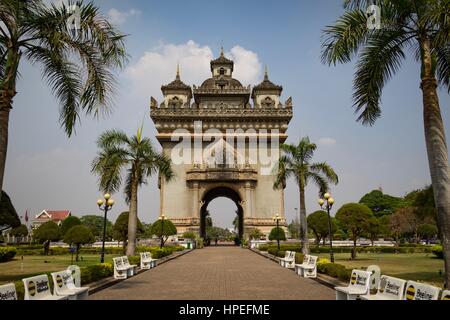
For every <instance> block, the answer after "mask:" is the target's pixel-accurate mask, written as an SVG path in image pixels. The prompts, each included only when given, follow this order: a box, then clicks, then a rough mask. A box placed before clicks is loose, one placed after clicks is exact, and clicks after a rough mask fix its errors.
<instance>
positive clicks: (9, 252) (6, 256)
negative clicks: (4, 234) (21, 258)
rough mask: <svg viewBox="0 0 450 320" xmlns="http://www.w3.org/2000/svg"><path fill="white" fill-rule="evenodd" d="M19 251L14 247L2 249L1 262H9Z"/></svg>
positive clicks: (0, 250) (0, 251)
mask: <svg viewBox="0 0 450 320" xmlns="http://www.w3.org/2000/svg"><path fill="white" fill-rule="evenodd" d="M16 253H17V250H16V248H14V247H0V262H7V261H10V260H12V259H13V258H14V257H15V256H16Z"/></svg>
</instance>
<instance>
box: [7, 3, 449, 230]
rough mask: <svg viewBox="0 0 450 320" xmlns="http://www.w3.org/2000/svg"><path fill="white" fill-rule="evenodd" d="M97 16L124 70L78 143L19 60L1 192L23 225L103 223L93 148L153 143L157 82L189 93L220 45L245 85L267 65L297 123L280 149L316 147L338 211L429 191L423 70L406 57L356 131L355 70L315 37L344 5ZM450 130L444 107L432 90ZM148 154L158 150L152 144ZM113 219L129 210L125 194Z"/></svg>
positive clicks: (141, 7)
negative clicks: (68, 214)
mask: <svg viewBox="0 0 450 320" xmlns="http://www.w3.org/2000/svg"><path fill="white" fill-rule="evenodd" d="M94 2H95V3H96V4H98V5H99V6H100V8H101V11H102V12H103V14H104V15H107V16H109V17H110V18H111V20H112V21H113V22H114V23H115V24H116V25H117V26H118V27H119V28H120V29H121V30H122V31H123V32H124V33H126V34H128V35H129V36H128V37H127V41H126V44H127V49H128V52H129V54H130V55H131V61H130V63H129V64H128V66H127V68H126V69H125V70H123V71H122V72H120V73H119V74H118V80H119V81H118V91H117V97H116V105H115V108H114V112H113V113H112V114H111V115H110V116H109V117H106V118H102V119H99V120H94V119H91V118H86V117H82V125H81V126H78V127H77V134H76V135H75V136H73V137H72V138H70V139H69V138H67V137H66V136H65V134H64V132H63V130H61V128H60V124H59V120H58V119H59V114H58V108H59V106H58V104H57V102H56V101H55V99H54V98H53V96H52V95H51V92H50V90H49V89H48V87H47V86H46V84H45V82H43V81H42V80H41V76H40V75H41V70H40V67H39V65H36V66H31V65H29V64H28V63H27V62H25V60H23V62H22V64H21V66H20V73H21V78H20V80H19V83H18V89H17V91H18V95H17V97H16V98H15V100H14V109H13V110H12V113H11V121H10V144H9V150H8V159H7V166H6V177H5V183H4V189H5V190H6V191H7V192H8V193H9V195H10V196H11V199H12V201H13V203H14V205H15V207H16V209H17V211H18V212H19V214H20V215H23V214H24V213H25V210H27V209H28V212H29V215H34V214H37V213H38V212H39V211H41V210H42V209H53V210H55V209H69V210H71V211H72V212H73V214H75V215H78V216H81V215H85V214H99V212H98V209H97V206H96V200H97V198H98V197H99V196H100V195H101V193H100V192H99V191H98V187H97V179H96V177H94V176H91V174H90V164H91V161H92V160H93V158H94V157H95V154H96V151H97V150H96V145H95V140H96V138H97V137H98V135H99V134H100V133H102V132H103V131H104V130H106V129H111V128H120V129H122V130H125V131H126V132H128V133H130V134H132V133H134V132H135V131H136V130H137V127H138V126H139V125H140V124H141V123H142V121H144V126H145V128H144V130H145V131H144V132H145V134H146V135H148V136H152V137H153V136H154V134H155V129H154V126H153V124H152V121H151V119H150V118H149V108H148V105H149V99H150V96H154V97H156V98H157V99H158V100H159V101H161V92H160V86H161V84H166V83H168V82H169V81H171V80H173V79H174V77H175V70H176V63H177V61H179V62H180V65H181V77H182V80H183V81H184V82H185V83H187V84H196V85H200V84H201V82H202V80H204V79H206V78H207V77H209V74H210V71H209V60H210V59H211V58H212V57H217V56H218V54H219V52H220V46H221V45H222V44H223V46H224V48H225V51H226V54H227V55H228V56H229V57H232V58H233V59H234V60H235V73H234V75H235V77H236V78H237V79H239V80H242V82H243V83H244V84H252V85H254V84H257V83H259V82H260V81H261V80H262V76H263V68H264V65H266V64H267V65H268V68H269V75H270V79H271V80H272V81H273V82H275V83H277V84H281V85H283V88H284V92H283V99H282V100H283V101H284V100H286V99H287V98H288V97H289V96H292V97H293V103H294V118H293V120H292V122H291V124H290V129H289V131H288V134H289V140H288V142H298V140H299V138H300V137H302V136H306V135H307V136H309V137H310V139H311V140H312V141H313V142H316V143H317V144H318V150H317V153H316V155H315V159H314V160H316V161H327V162H328V163H330V164H331V165H332V166H333V167H334V168H335V170H336V172H337V173H338V175H339V179H340V183H339V185H338V186H337V187H334V188H333V190H332V193H333V195H334V197H335V199H336V208H338V207H339V206H341V205H342V204H344V203H347V202H353V201H355V202H357V201H359V199H360V198H361V196H362V195H364V194H365V193H367V192H369V191H370V190H372V189H376V188H379V187H380V186H381V187H382V188H383V190H384V192H386V193H389V194H393V195H396V196H402V195H404V194H405V193H406V192H408V191H411V190H413V189H416V188H420V187H423V186H425V185H426V184H429V183H430V176H429V171H428V162H427V157H426V151H425V142H424V134H423V122H422V97H421V91H420V89H419V84H420V83H419V81H420V78H419V76H420V68H419V66H418V65H417V64H416V63H415V62H414V61H412V60H411V59H409V60H407V61H406V62H405V63H403V66H402V68H401V71H400V72H399V73H398V74H397V76H396V77H395V78H394V79H393V80H392V81H390V83H389V84H388V85H387V87H386V88H385V90H384V95H383V100H382V108H383V114H382V118H381V119H379V120H378V121H377V123H376V125H375V126H374V127H370V128H368V127H364V126H362V125H361V124H359V123H357V122H356V121H355V116H354V114H353V109H352V108H351V106H352V101H351V95H352V78H353V72H354V69H353V65H352V64H348V65H344V66H337V67H328V66H326V65H323V64H322V63H321V61H320V52H321V41H320V37H321V29H323V28H324V27H325V26H326V25H329V24H331V23H333V22H334V21H335V19H336V18H337V17H338V16H339V15H340V14H341V13H342V12H343V8H342V1H341V0H336V1H330V0H321V1H257V0H251V1H237V0H236V1H231V0H229V1H206V0H205V1H200V0H197V1H189V2H186V1H174V0H173V1H165V2H163V1H137V0H135V1H119V0H104V1H94ZM439 93H440V102H441V109H442V112H443V118H444V121H445V125H446V128H447V131H446V132H447V137H449V136H450V134H449V127H450V123H449V122H450V121H449V119H450V111H449V105H450V99H449V95H448V94H447V93H446V91H444V90H440V92H439ZM154 141H155V144H157V142H156V140H154ZM114 198H115V199H116V200H117V205H116V206H115V207H114V209H113V211H112V213H111V217H112V220H115V218H116V217H117V215H118V214H119V213H120V212H122V211H124V210H126V209H127V207H126V205H125V203H124V201H123V194H122V193H118V194H115V195H114ZM316 198H317V189H316V188H315V187H314V186H312V185H311V186H310V187H308V190H307V211H308V212H309V213H310V212H313V211H315V210H316V209H318V205H317V204H316ZM298 201H299V197H298V191H297V187H296V186H295V184H294V182H293V181H291V182H290V183H289V184H288V188H287V190H286V215H287V218H288V219H289V220H290V219H292V218H293V217H294V214H295V211H294V208H296V207H298ZM209 209H210V211H211V213H212V217H213V220H214V221H215V222H216V223H217V224H219V225H221V226H231V222H232V220H233V218H234V211H235V207H234V204H233V203H232V202H231V201H230V200H227V199H216V200H215V201H214V202H212V203H211V205H210V208H209ZM158 212H159V190H158V189H157V185H156V182H155V179H152V180H151V183H150V184H149V185H148V186H146V187H144V188H142V189H141V191H140V193H139V217H140V219H141V220H143V221H146V222H150V221H154V220H155V219H156V217H157V215H158Z"/></svg>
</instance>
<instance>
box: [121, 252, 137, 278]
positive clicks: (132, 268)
mask: <svg viewBox="0 0 450 320" xmlns="http://www.w3.org/2000/svg"><path fill="white" fill-rule="evenodd" d="M122 262H123V265H124V267H126V268H128V276H129V277H132V276H134V275H135V274H136V273H137V265H135V264H130V262H129V261H128V257H127V256H123V257H122Z"/></svg>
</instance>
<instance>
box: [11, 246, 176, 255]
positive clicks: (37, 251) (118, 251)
mask: <svg viewBox="0 0 450 320" xmlns="http://www.w3.org/2000/svg"><path fill="white" fill-rule="evenodd" d="M164 248H165V249H166V250H167V251H169V252H170V253H172V252H175V251H181V250H183V249H184V247H182V246H166V247H164ZM157 249H159V247H148V246H139V247H137V248H136V252H137V253H140V252H152V255H153V251H156V250H157ZM101 250H102V248H100V247H99V248H95V247H82V248H81V249H80V255H83V254H100V253H101ZM170 253H169V254H170ZM17 254H18V255H19V256H38V255H43V254H44V249H43V246H42V245H22V246H20V247H18V248H17ZM65 254H70V251H69V248H68V247H67V248H64V247H50V251H49V255H65ZM105 254H114V255H123V250H122V247H106V248H105ZM157 254H158V253H157ZM163 256H164V255H163Z"/></svg>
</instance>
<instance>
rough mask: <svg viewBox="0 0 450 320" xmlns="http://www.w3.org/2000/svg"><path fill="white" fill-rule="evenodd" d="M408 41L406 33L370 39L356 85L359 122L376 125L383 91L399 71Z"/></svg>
mask: <svg viewBox="0 0 450 320" xmlns="http://www.w3.org/2000/svg"><path fill="white" fill-rule="evenodd" d="M409 39H410V37H409V36H408V35H407V34H406V33H405V32H404V31H403V30H380V31H378V32H377V33H374V34H373V35H371V36H370V37H369V38H368V41H367V45H366V47H365V48H364V49H363V51H362V53H361V55H360V57H359V60H358V62H357V65H356V69H357V70H356V73H355V79H354V84H353V91H354V93H353V100H354V107H355V113H359V116H358V118H357V120H358V121H361V122H362V123H363V124H364V125H373V124H374V123H375V121H376V119H378V117H379V116H380V115H381V109H380V105H379V104H380V100H381V92H382V90H383V88H384V86H385V84H386V82H387V81H388V80H389V79H390V78H391V77H392V76H393V75H394V74H395V73H396V72H397V70H398V69H399V68H400V65H401V61H402V60H403V59H404V58H405V54H404V52H403V49H404V46H405V45H406V44H407V43H408V41H409Z"/></svg>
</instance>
